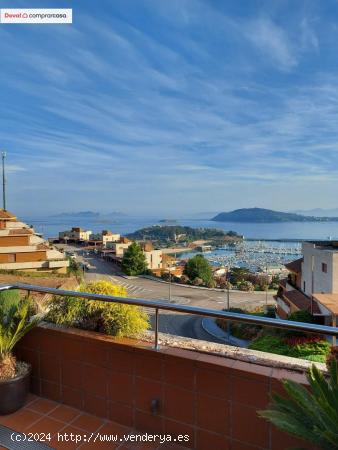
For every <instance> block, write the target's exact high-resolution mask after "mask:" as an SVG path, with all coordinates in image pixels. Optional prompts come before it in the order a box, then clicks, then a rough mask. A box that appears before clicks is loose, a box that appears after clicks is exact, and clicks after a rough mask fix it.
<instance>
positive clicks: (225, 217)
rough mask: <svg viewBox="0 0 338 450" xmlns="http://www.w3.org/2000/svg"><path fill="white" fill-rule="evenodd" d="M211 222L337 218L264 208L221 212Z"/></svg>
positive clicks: (260, 221) (317, 220)
mask: <svg viewBox="0 0 338 450" xmlns="http://www.w3.org/2000/svg"><path fill="white" fill-rule="evenodd" d="M211 220H213V221H215V222H244V223H245V222H246V223H274V222H337V221H338V217H316V216H302V215H301V214H295V213H286V212H282V211H273V210H271V209H264V208H242V209H236V210H234V211H230V212H221V213H220V214H217V215H216V216H215V217H213V218H212V219H211Z"/></svg>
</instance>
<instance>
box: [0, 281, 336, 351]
mask: <svg viewBox="0 0 338 450" xmlns="http://www.w3.org/2000/svg"><path fill="white" fill-rule="evenodd" d="M11 289H19V290H24V291H27V292H28V293H30V292H42V293H45V294H52V295H58V296H61V297H77V298H82V299H86V300H95V301H101V302H108V303H123V304H125V305H134V306H142V307H146V308H151V309H154V310H155V342H154V348H155V349H156V350H158V349H159V344H158V326H159V311H160V310H164V311H173V312H178V313H184V314H194V315H198V316H205V317H214V318H219V319H227V320H233V321H236V322H244V323H250V324H253V325H262V326H268V327H274V328H283V329H287V330H294V331H305V332H308V333H318V334H323V335H328V336H332V337H333V339H335V338H337V336H338V327H329V326H326V325H316V324H313V323H304V322H293V321H290V320H281V319H272V318H268V317H260V316H252V315H249V314H239V313H234V312H227V311H218V310H216V309H208V308H199V307H196V306H188V305H176V304H173V303H167V302H166V301H163V300H146V299H139V298H128V297H112V296H109V295H101V294H89V293H86V292H79V291H67V290H64V289H55V288H49V287H44V286H34V285H31V284H23V283H17V284H6V285H0V292H1V291H6V290H11Z"/></svg>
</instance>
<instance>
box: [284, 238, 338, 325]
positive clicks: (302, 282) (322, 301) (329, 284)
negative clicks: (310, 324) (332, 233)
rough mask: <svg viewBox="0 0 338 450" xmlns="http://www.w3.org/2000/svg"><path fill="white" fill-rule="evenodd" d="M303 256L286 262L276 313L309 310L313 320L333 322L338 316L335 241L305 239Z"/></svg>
mask: <svg viewBox="0 0 338 450" xmlns="http://www.w3.org/2000/svg"><path fill="white" fill-rule="evenodd" d="M302 253H303V258H300V259H297V260H296V261H292V262H291V263H289V264H286V265H285V267H286V268H287V269H288V271H289V275H288V277H287V278H286V279H285V280H283V281H282V282H281V284H280V288H279V290H278V293H277V296H276V300H277V314H278V316H279V317H280V318H283V319H285V318H288V317H289V316H290V314H292V313H293V312H295V311H299V310H305V311H309V312H310V313H311V314H312V315H313V316H314V318H315V319H316V321H317V322H319V323H322V324H325V325H334V326H335V325H336V316H337V315H338V241H309V242H304V243H303V245H302Z"/></svg>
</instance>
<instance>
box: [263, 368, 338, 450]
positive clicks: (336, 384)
mask: <svg viewBox="0 0 338 450" xmlns="http://www.w3.org/2000/svg"><path fill="white" fill-rule="evenodd" d="M307 378H308V380H309V383H310V391H308V390H307V389H306V388H305V387H304V386H301V385H299V384H298V383H295V382H293V381H288V380H284V381H283V386H284V388H285V391H286V392H287V394H288V397H287V398H285V397H282V396H280V395H278V394H273V396H272V398H273V404H272V406H271V408H270V409H268V410H266V411H258V414H259V415H260V416H261V417H264V418H265V419H267V420H269V421H270V422H271V423H273V424H274V425H275V426H276V427H277V428H279V429H281V430H283V431H285V432H286V433H288V434H290V435H292V436H296V437H298V438H301V439H304V440H305V441H308V442H310V443H311V444H316V445H318V446H319V447H320V448H322V449H323V450H337V449H338V371H337V361H335V360H334V361H333V362H332V364H331V368H330V377H329V380H327V379H326V378H325V376H324V374H323V373H322V372H320V371H319V370H318V369H317V367H315V366H314V365H313V366H312V367H311V368H310V369H309V371H308V374H307Z"/></svg>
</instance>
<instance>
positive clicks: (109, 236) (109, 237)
mask: <svg viewBox="0 0 338 450" xmlns="http://www.w3.org/2000/svg"><path fill="white" fill-rule="evenodd" d="M90 239H91V240H95V241H99V242H101V245H102V247H103V248H107V246H108V243H109V242H120V239H121V235H120V234H119V233H112V232H111V231H109V230H103V231H102V233H97V234H92V235H91V237H90Z"/></svg>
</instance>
